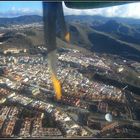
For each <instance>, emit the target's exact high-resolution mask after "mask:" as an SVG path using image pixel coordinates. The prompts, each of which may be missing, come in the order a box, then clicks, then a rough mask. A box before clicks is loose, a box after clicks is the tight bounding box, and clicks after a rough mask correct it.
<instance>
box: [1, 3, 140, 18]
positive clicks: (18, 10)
mask: <svg viewBox="0 0 140 140" xmlns="http://www.w3.org/2000/svg"><path fill="white" fill-rule="evenodd" d="M63 8H64V14H65V15H101V16H106V17H127V18H136V19H140V2H136V3H131V4H125V5H120V6H113V7H108V8H98V9H88V10H77V9H70V8H67V7H66V6H65V5H64V3H63ZM21 15H42V3H41V1H28V2H27V1H9V2H8V1H5V2H4V1H0V17H17V16H21Z"/></svg>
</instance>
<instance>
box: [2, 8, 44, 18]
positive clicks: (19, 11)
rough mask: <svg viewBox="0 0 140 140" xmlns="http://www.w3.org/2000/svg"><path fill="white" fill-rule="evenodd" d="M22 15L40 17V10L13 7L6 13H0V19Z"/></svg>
mask: <svg viewBox="0 0 140 140" xmlns="http://www.w3.org/2000/svg"><path fill="white" fill-rule="evenodd" d="M22 15H42V9H32V8H28V7H26V8H16V7H15V6H13V7H11V9H9V10H8V11H6V12H0V17H17V16H22Z"/></svg>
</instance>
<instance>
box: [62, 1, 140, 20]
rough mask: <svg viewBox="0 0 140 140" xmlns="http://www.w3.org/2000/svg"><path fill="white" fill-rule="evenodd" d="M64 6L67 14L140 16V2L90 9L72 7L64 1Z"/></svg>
mask: <svg viewBox="0 0 140 140" xmlns="http://www.w3.org/2000/svg"><path fill="white" fill-rule="evenodd" d="M63 7H64V13H65V15H101V16H106V17H128V18H140V2H136V3H131V4H125V5H120V6H113V7H108V8H97V9H88V10H77V9H70V8H67V7H66V6H65V5H64V3H63Z"/></svg>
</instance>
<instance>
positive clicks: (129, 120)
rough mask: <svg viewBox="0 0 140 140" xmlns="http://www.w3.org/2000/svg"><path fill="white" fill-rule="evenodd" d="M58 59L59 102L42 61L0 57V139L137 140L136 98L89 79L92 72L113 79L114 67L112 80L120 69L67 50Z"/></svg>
mask: <svg viewBox="0 0 140 140" xmlns="http://www.w3.org/2000/svg"><path fill="white" fill-rule="evenodd" d="M57 55H58V60H59V61H58V67H57V74H58V78H59V80H60V81H61V86H62V98H61V100H57V99H56V98H55V92H54V90H53V86H52V81H51V77H50V73H49V68H48V60H47V56H43V55H41V54H38V55H26V53H25V54H21V55H12V56H11V55H1V56H0V65H1V67H0V137H1V138H8V137H13V138H50V137H51V138H65V137H66V138H71V137H75V138H80V137H82V138H83V137H84V138H89V137H93V138H102V137H119V136H121V137H140V134H139V131H140V127H139V126H140V122H139V119H138V115H137V113H136V110H138V108H139V100H140V98H139V96H137V95H135V94H133V93H132V92H131V91H129V90H127V87H123V88H119V87H115V86H113V85H109V84H106V83H103V82H100V81H98V80H95V79H91V78H89V76H88V74H90V72H91V71H92V73H93V68H94V69H95V70H96V71H94V72H95V73H101V72H102V73H104V74H107V75H109V74H114V73H116V72H114V67H115V66H116V67H117V68H119V69H118V73H116V76H117V75H118V74H120V73H121V72H122V71H123V69H122V68H120V67H118V66H122V65H121V64H117V62H116V63H115V62H114V63H115V65H114V64H112V63H111V62H110V61H107V60H106V61H105V59H104V57H99V56H98V54H94V55H92V56H91V55H84V54H83V53H82V52H81V51H79V50H76V49H70V48H61V49H59V51H58V54H57ZM105 62H106V63H105ZM121 63H122V62H121ZM124 63H125V65H123V67H124V68H125V67H126V66H128V63H126V60H125V62H124ZM113 65H114V66H113ZM138 65H140V64H138ZM138 65H133V67H134V68H136V67H138ZM87 72H89V73H87ZM93 77H94V76H93ZM130 132H131V133H130Z"/></svg>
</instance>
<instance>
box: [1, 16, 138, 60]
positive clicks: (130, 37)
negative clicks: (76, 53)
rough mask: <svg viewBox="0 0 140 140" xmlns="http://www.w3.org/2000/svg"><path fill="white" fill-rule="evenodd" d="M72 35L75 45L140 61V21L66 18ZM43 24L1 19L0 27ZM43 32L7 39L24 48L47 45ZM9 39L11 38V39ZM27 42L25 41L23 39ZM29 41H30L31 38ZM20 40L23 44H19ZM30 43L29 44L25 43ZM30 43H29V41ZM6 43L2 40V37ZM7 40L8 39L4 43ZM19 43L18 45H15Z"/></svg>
mask: <svg viewBox="0 0 140 140" xmlns="http://www.w3.org/2000/svg"><path fill="white" fill-rule="evenodd" d="M65 18H66V22H67V23H68V28H69V31H70V34H71V44H73V45H77V46H78V47H79V48H86V49H88V50H90V51H93V52H98V53H101V54H102V53H107V54H115V55H118V56H121V57H124V58H125V59H132V60H136V61H140V20H139V19H132V18H131V19H130V18H108V17H101V16H85V15H84V16H82V15H81V16H74V15H70V16H65ZM31 23H40V24H42V17H41V16H38V15H28V16H26V15H25V16H20V17H14V18H0V26H4V27H6V26H9V25H16V24H18V25H20V24H31ZM42 31H43V30H41V31H37V30H35V29H34V30H33V29H32V31H31V32H32V34H33V35H28V34H27V31H26V33H25V32H24V33H23V34H24V35H23V34H20V35H19V33H18V35H17V33H14V34H12V35H11V33H10V35H9V33H7V34H5V36H4V37H5V39H6V38H8V40H9V41H10V42H13V41H12V40H14V41H15V42H18V43H19V44H20V45H21V44H23V45H24V44H25V43H24V42H26V44H25V46H26V45H27V44H28V45H27V46H30V45H31V44H34V45H35V46H36V45H39V44H43V42H44V41H43V37H40V36H43V32H42ZM8 36H11V38H10V37H8ZM21 38H22V39H23V40H22V39H21ZM27 38H28V39H27ZM17 40H19V41H17ZM20 40H22V43H20ZM24 40H26V41H24ZM27 40H28V41H27ZM0 41H2V38H0ZM4 41H5V40H4ZM14 44H15V43H14Z"/></svg>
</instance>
